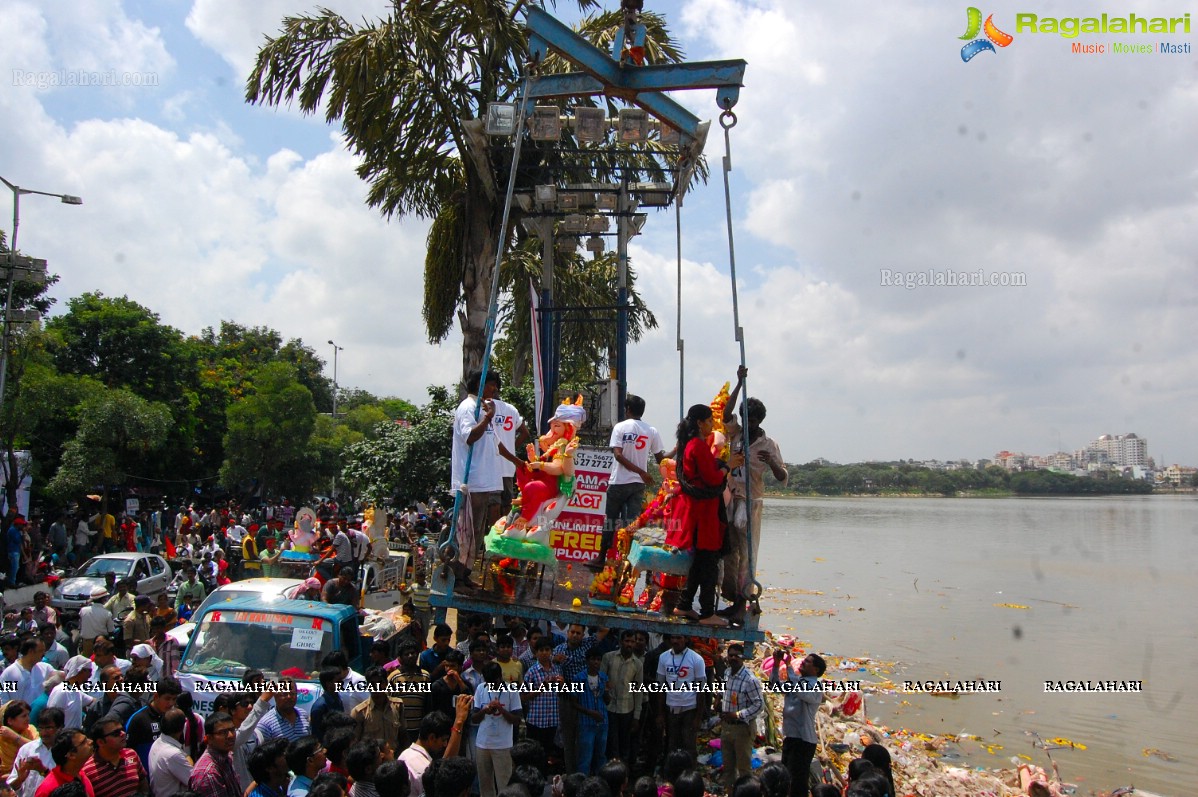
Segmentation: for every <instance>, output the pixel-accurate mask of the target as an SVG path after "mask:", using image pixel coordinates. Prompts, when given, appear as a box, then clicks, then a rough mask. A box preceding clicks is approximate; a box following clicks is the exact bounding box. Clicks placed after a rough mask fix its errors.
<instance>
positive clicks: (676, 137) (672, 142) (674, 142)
mask: <svg viewBox="0 0 1198 797" xmlns="http://www.w3.org/2000/svg"><path fill="white" fill-rule="evenodd" d="M659 140H660V141H661V143H662V144H663V145H664V146H667V147H677V146H679V145H681V144H682V131H681V130H679V129H678V128H676V127H674V126H672V125H668V124H666V123H665V122H662V123H661V136H660V138H659Z"/></svg>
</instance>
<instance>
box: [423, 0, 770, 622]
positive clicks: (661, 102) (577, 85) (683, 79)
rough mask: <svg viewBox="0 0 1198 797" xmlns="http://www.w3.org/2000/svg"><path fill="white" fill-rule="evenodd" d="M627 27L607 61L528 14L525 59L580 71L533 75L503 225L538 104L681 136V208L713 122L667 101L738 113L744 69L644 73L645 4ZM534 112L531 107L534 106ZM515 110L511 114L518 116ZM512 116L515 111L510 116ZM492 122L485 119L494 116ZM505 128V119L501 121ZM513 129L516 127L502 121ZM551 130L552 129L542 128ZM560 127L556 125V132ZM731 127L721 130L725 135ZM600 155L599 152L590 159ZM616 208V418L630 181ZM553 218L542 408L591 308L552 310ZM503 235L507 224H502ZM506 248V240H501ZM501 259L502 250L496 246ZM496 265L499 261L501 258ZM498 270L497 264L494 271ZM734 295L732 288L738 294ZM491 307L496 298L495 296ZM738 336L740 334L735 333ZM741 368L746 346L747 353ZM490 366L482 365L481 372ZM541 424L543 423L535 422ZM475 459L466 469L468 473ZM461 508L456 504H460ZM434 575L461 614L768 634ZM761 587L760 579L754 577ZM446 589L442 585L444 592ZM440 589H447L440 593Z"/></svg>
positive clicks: (677, 188) (731, 64)
mask: <svg viewBox="0 0 1198 797" xmlns="http://www.w3.org/2000/svg"><path fill="white" fill-rule="evenodd" d="M623 5H624V12H625V25H624V27H623V28H622V29H621V30H620V32H619V33H618V34H617V35H616V37H615V41H614V42H613V46H612V52H611V54H610V55H609V54H608V53H605V52H603V51H602V50H600V49H599V48H597V47H595V46H593V45H592V44H591V43H590V42H588V41H586V40H585V39H584V38H582V37H581V36H579V35H578V34H577V33H575V32H574V31H573V30H571V29H570V28H569V27H567V26H566V25H564V24H562V23H561V22H559V21H558V20H557V19H555V18H554V17H553V16H551V15H550V14H549V13H548V12H547V11H545V10H543V9H541V8H539V7H537V6H535V5H529V6H527V7H526V8H525V10H524V13H525V15H526V20H527V28H528V31H529V52H530V56H531V60H532V61H533V63H541V62H543V61H544V59H545V58H546V57H547V56H548V55H549V53H550V52H551V51H552V52H555V53H558V54H560V55H561V56H562V57H564V58H565V59H566V60H567V61H569V62H570V63H571V64H573V65H574V66H576V67H578V69H579V70H581V71H578V72H572V73H567V74H556V75H537V76H536V78H535V80H529V79H527V77H526V80H525V83H524V87H523V91H522V93H521V97H520V111H518V112H516V113H515V122H516V124H515V125H511V126H510V127H509V129H512V130H513V131H514V132H513V134H514V136H515V139H516V140H515V142H514V150H513V161H512V166H511V169H512V172H511V174H510V175H509V180H508V205H507V206H506V207H505V222H506V218H507V211H508V210H510V207H511V203H512V202H513V201H514V197H513V189H514V178H515V172H516V166H517V164H518V163H519V152H520V142H521V141H522V139H523V137H524V135H525V132H524V130H523V129H522V125H523V120H524V117H531V116H532V115H533V107H531V106H530V102H533V101H535V100H537V99H542V98H545V99H550V98H565V97H580V96H595V95H605V96H609V97H614V98H617V99H619V100H621V101H623V102H625V103H627V104H629V105H632V106H636V107H638V108H642V109H644V110H645V111H646V112H647V113H648V114H649V115H651V116H653V117H655V118H656V119H658V120H660V121H661V122H662V123H663V124H664V125H668V126H669V127H670V128H672V131H677V136H678V146H679V150H678V152H679V155H678V163H677V164H676V166H675V167H674V168H673V169H670V170H668V171H672V172H673V175H674V183H673V185H672V186H671V187H670V188H671V190H670V191H669V192H668V194H667V195H666V196H665V201H664V202H662V203H660V204H658V203H654V204H655V205H658V206H661V207H668V206H669V204H670V202H671V201H674V202H677V203H679V204H681V202H682V199H683V197H684V195H685V192H686V187H687V186H688V185H689V183H690V181H691V179H692V178H693V176H694V172H695V169H696V167H697V165H698V163H699V159H700V158H701V156H702V153H703V148H704V145H705V143H706V140H707V132H708V129H709V127H710V122H704V121H700V120H699V118H698V117H696V116H695V115H694V114H692V113H691V112H690V111H688V110H686V109H685V108H683V107H682V106H681V105H679V104H678V103H677V102H675V101H674V100H673V99H671V98H670V97H668V96H666V94H665V93H664V92H667V91H672V90H690V89H715V90H716V92H717V103H718V105H719V107H720V108H722V109H723V110H724V113H725V114H730V113H731V108H732V107H733V106H734V105H735V104H736V102H737V99H738V98H739V94H740V87H741V86H742V85H743V77H744V70H745V68H746V63H745V61H743V60H739V59H738V60H728V61H704V62H692V63H682V64H668V65H643V63H642V61H643V52H644V43H645V39H646V31H645V26H644V25H643V24H641V23H640V22H639V20H638V11H639V9H640V7H641V3H640V2H637V1H636V0H625V2H624V4H623ZM533 105H535V102H533ZM512 110H514V109H512ZM508 113H509V115H510V113H511V112H510V111H509V112H508ZM489 116H490V113H489V111H488V117H489ZM505 119H506V118H505ZM506 121H511V120H506ZM541 121H542V122H546V123H547V121H548V120H541ZM559 128H560V126H559ZM726 132H727V128H726V127H725V133H726ZM586 152H594V150H586ZM616 188H617V201H616V207H615V209H614V212H612V213H611V215H614V216H615V217H616V221H617V224H616V239H617V247H616V250H617V296H616V302H615V306H614V309H615V310H616V312H617V333H616V369H615V370H616V381H617V384H618V407H619V408H620V410H619V411H620V412H622V408H623V405H624V399H625V397H626V396H627V382H628V373H627V368H628V351H627V347H628V314H629V310H630V307H629V303H628V239H629V238H630V237H632V234H635V233H634V232H633V225H632V217H633V215H634V214H635V212H636V203H635V200H634V198H633V197H632V196H631V194H632V193H634V190H635V189H634V188H633V187H631V186H630V185H629V183H628V181H627V179H624V180H622V181H621V183H620V184H619V185H618V186H616ZM555 215H556V214H553V213H544V214H541V215H540V218H537V217H536V214H533V217H532V218H530V219H529V221H530V222H532V225H530V226H532V227H533V228H534V229H535V231H536V234H538V236H539V237H540V238H541V239H542V241H543V246H544V254H543V265H542V268H543V282H542V290H541V297H540V303H541V309H540V312H541V313H542V318H545V319H552V320H553V321H552V323H543V324H541V356H542V362H541V365H542V374H543V377H544V378H545V381H546V384H545V386H544V387H545V396H546V398H547V401H546V402H545V404H546V406H547V407H548V406H551V405H552V404H553V396H554V393H555V392H556V388H557V384H556V376H557V373H556V366H557V364H558V361H559V360H558V356H557V354H556V352H555V351H554V346H555V344H556V342H557V335H555V332H554V330H556V329H557V328H558V327H559V325H560V323H561V317H562V316H563V314H565V313H569V312H575V311H578V310H585V309H588V308H575V307H569V308H567V307H560V308H559V307H555V305H554V301H553V249H554V246H555V238H554V235H553V234H552V233H553V227H552V225H553V218H552V217H553V216H555ZM505 228H506V223H505ZM501 243H502V239H501ZM500 249H501V250H502V246H501V247H500ZM497 261H498V255H497ZM497 268H498V263H497ZM733 289H734V291H735V282H734V285H733ZM492 302H494V297H492ZM738 337H739V329H738ZM742 361H743V345H742ZM484 367H485V365H484ZM538 420H539V421H541V422H542V423H543V422H544V421H545V420H546V419H538ZM469 466H470V465H469V457H467V463H466V468H467V472H468V470H469ZM459 501H460V498H459ZM456 523H457V503H455V514H454V524H455V526H456ZM441 553H442V555H443V560H444V556H445V555H454V556H456V550H455V548H454V547H453V544H452V542H451V541H446V542H444V543H442V546H441ZM435 572H436V573H437V574H438V575H437V576H435V577H434V591H433V595H432V598H431V602H432V604H433V605H434V606H436V607H438V609H439V610H442V611H443V610H444V608H446V607H450V606H452V607H454V608H456V609H457V610H459V611H470V612H480V613H488V614H494V613H497V612H499V613H503V614H509V615H516V616H520V617H530V618H535V619H553V620H557V621H559V622H579V621H580V620H581V621H583V622H588V624H596V623H599V624H604V625H607V626H609V627H612V628H633V629H650V630H654V631H658V632H661V633H684V634H687V635H689V636H705V637H716V638H720V639H739V640H745V641H748V642H753V641H760V640H762V639H764V634H763V632H761V631H760V630H759V629H758V620H757V616H756V615H750V616H749V617H748V618H746V620H747V622H746V625H745V627H743V628H732V627H717V626H708V625H698V624H695V623H691V622H687V621H685V620H681V619H679V618H669V617H663V616H654V615H652V614H643V613H625V612H617V611H614V610H604V609H601V608H599V607H594V606H591V607H586V608H581V607H578V608H571V607H568V606H557V605H555V606H551V607H546V606H544V605H537V603H538V602H533V601H524V602H522V601H519V600H511V601H504V600H496V599H491V598H489V597H488V596H486V595H485V594H482V593H480V594H478V595H470V594H465V595H463V594H457V595H455V594H454V591H453V583H454V578H453V576H452V575H451V574H448V568H447V567H446V568H440V567H439V568H436V571H435ZM753 575H754V578H755V573H754V574H753ZM438 582H440V583H438ZM438 587H441V588H442V589H437V588H438Z"/></svg>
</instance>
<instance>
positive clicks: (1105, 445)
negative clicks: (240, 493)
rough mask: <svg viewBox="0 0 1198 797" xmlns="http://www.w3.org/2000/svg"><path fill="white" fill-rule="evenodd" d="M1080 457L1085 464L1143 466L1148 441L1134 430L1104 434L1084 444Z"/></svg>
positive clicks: (1146, 456)
mask: <svg viewBox="0 0 1198 797" xmlns="http://www.w3.org/2000/svg"><path fill="white" fill-rule="evenodd" d="M1081 459H1082V463H1084V464H1085V465H1106V464H1110V465H1114V466H1116V467H1119V468H1128V467H1133V466H1134V467H1140V468H1143V467H1145V466H1146V465H1147V464H1148V441H1147V440H1145V439H1144V438H1142V437H1138V436H1137V435H1136V434H1135V433H1134V432H1128V433H1127V434H1117V435H1109V434H1104V435H1103V436H1102V437H1100V438H1098V439H1097V440H1095V441H1094V442H1093V443H1090V444H1089V445H1088V446H1086V448H1085V450H1084V454H1083V457H1082V458H1081Z"/></svg>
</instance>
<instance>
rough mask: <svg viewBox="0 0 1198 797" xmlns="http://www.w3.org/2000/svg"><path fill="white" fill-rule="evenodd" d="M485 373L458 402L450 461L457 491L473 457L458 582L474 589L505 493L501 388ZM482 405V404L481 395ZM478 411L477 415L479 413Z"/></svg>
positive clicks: (461, 526)
mask: <svg viewBox="0 0 1198 797" xmlns="http://www.w3.org/2000/svg"><path fill="white" fill-rule="evenodd" d="M480 382H482V372H481V371H474V372H472V373H471V374H470V376H469V377H468V378H467V379H466V389H467V390H468V391H469V395H467V396H466V398H465V399H463V400H462V403H461V404H459V405H458V409H457V411H456V412H455V413H454V416H453V452H452V457H451V460H450V464H451V468H450V485H449V486H450V489H451V490H453V491H455V492H456V491H457V490H458V489H459V488H460V487H461V486H462V481H463V479H462V476H463V474H465V473H466V458H467V456H469V458H470V475H469V478H467V479H466V480H465V481H466V484H467V485H468V486H469V489H470V516H471V518H472V520H473V523H471V524H465V523H461V522H459V523H458V528H457V543H458V558H457V567H456V571H457V583H458V585H459V586H464V587H467V588H474V587H476V586H477V585H476V584H475V583H474V582H473V581H472V580H471V579H470V571H471V569H472V568H473V567H474V560H475V558H476V557H477V556H478V547H479V546H480V545H481V544H482V540H483V537H484V536H486V533H487V529H489V528H490V527H491V524H493V523H494V522H495V521H496V520H497V519H498V515H499V501H500V497H501V496H502V494H503V474H502V472H501V471H500V456H499V445H498V444H497V443H496V440H495V429H494V427H493V425H492V421H494V419H495V403H494V401H493V399H494V398H495V394H496V393H497V392H498V390H499V378H498V376H496V375H494V374H488V376H487V382H486V384H485V385H481V386H480V385H479V383H480ZM480 387H481V394H482V406H481V408H480V407H479V398H478V397H479V394H480ZM476 412H477V418H476V417H475V413H476Z"/></svg>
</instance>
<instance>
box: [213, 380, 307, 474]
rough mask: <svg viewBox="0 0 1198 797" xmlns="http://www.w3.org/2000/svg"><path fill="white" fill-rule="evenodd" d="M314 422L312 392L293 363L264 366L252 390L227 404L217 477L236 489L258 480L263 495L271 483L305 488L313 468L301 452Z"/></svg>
mask: <svg viewBox="0 0 1198 797" xmlns="http://www.w3.org/2000/svg"><path fill="white" fill-rule="evenodd" d="M315 426H316V405H315V404H314V403H313V402H312V392H311V391H310V390H308V388H306V387H304V386H303V385H302V384H300V382H299V379H298V378H297V375H296V372H295V369H294V368H292V367H291V366H290V365H288V364H287V363H281V362H280V363H270V364H268V365H265V366H263V367H262V368H261V369H259V370H258V371H257V373H256V374H255V375H254V379H253V390H252V392H250V393H249V394H248V395H246V396H245V397H244V398H242V399H241V400H240V401H236V402H234V403H232V404H230V405H229V409H228V431H227V432H226V433H225V440H224V451H225V462H224V465H222V466H221V469H220V479H221V483H222V484H224V485H225V486H226V487H227V488H229V489H230V490H235V491H236V490H238V489H239V488H242V487H244V486H245V485H247V484H250V483H256V484H257V492H258V494H259V495H262V496H265V495H267V494H268V490H269V489H276V490H282V491H287V492H289V493H291V494H293V495H304V494H307V492H308V488H310V487H311V481H312V479H313V473H312V471H311V468H310V467H309V466H308V464H307V463H306V462H305V457H306V455H307V447H308V442H309V439H310V438H311V437H312V430H313V429H314V428H315Z"/></svg>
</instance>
